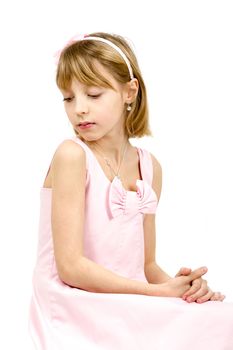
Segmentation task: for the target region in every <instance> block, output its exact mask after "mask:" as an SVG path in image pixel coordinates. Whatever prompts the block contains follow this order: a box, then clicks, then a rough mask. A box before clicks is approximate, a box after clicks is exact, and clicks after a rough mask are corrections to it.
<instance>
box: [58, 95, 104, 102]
mask: <svg viewBox="0 0 233 350" xmlns="http://www.w3.org/2000/svg"><path fill="white" fill-rule="evenodd" d="M88 96H89V97H92V98H98V97H100V94H99V95H88ZM72 99H73V97H66V98H65V97H64V98H63V101H66V102H71V100H72Z"/></svg>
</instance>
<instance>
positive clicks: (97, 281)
mask: <svg viewBox="0 0 233 350" xmlns="http://www.w3.org/2000/svg"><path fill="white" fill-rule="evenodd" d="M51 174H52V208H51V223H52V235H53V246H54V255H55V261H56V266H57V271H58V275H59V277H60V279H61V280H62V281H63V282H64V283H66V284H68V285H70V286H72V287H76V288H80V289H84V290H87V291H90V292H99V293H130V294H145V295H154V296H177V297H181V296H182V295H183V294H184V292H186V291H187V290H188V289H189V288H190V282H191V281H192V280H193V279H195V278H199V277H200V276H201V275H202V274H203V271H202V270H201V269H197V270H195V271H193V272H192V273H191V274H190V275H189V276H181V277H178V278H177V277H176V279H171V280H169V281H168V282H166V283H161V284H152V283H147V282H142V281H137V280H131V279H128V278H125V277H123V276H120V275H117V274H116V273H114V272H112V271H110V270H108V269H106V268H104V267H103V266H101V265H99V264H97V263H95V262H94V261H92V260H90V259H88V258H86V257H85V256H84V255H83V232H84V218H85V184H86V155H85V151H84V150H83V148H82V147H81V146H80V145H79V144H77V143H75V142H74V141H72V140H65V141H63V142H62V143H61V144H60V145H59V146H58V148H57V150H56V152H55V154H54V157H53V159H52V162H51Z"/></svg>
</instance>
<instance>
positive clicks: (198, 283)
mask: <svg viewBox="0 0 233 350" xmlns="http://www.w3.org/2000/svg"><path fill="white" fill-rule="evenodd" d="M201 286H202V279H201V278H198V279H196V280H194V281H193V282H192V287H191V288H190V289H189V290H188V291H187V292H185V293H184V295H183V296H182V298H183V300H185V299H186V298H187V297H189V296H191V295H193V294H194V293H196V292H197V291H198V290H199V289H200V288H201Z"/></svg>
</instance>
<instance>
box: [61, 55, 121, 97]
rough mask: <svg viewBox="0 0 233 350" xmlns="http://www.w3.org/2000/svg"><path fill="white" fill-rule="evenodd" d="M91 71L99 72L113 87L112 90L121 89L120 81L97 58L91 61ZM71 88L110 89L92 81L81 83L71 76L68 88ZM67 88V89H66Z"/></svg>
mask: <svg viewBox="0 0 233 350" xmlns="http://www.w3.org/2000/svg"><path fill="white" fill-rule="evenodd" d="M93 72H94V73H95V72H96V73H99V74H100V75H101V76H103V78H105V79H106V80H107V81H108V82H109V83H110V84H111V86H112V87H113V90H116V91H120V90H121V89H122V85H123V84H121V83H119V82H118V81H117V80H116V79H115V78H114V77H113V75H112V73H111V72H110V71H109V69H108V68H107V67H105V66H104V65H103V64H101V63H100V62H99V61H98V60H94V61H93ZM73 88H77V89H79V90H87V89H90V88H100V89H111V88H110V87H106V85H104V83H103V85H101V84H97V83H96V82H94V81H93V83H88V84H86V83H83V82H81V81H79V80H78V79H76V78H75V77H73V79H71V84H70V87H69V89H70V90H72V89H73ZM67 90H68V89H67Z"/></svg>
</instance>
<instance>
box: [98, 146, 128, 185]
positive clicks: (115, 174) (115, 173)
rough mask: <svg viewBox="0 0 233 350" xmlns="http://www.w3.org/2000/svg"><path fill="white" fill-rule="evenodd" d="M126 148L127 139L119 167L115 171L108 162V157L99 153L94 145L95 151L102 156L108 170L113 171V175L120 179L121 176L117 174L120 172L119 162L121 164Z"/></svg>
mask: <svg viewBox="0 0 233 350" xmlns="http://www.w3.org/2000/svg"><path fill="white" fill-rule="evenodd" d="M126 148H127V140H126V143H125V148H124V152H123V156H122V158H121V161H120V164H119V167H118V169H117V172H115V170H114V169H113V168H112V166H111V164H110V162H109V159H108V158H107V157H105V155H103V154H101V153H100V152H99V151H98V150H97V148H96V147H95V149H96V151H97V152H98V153H99V154H100V155H101V157H103V158H104V160H105V163H106V164H107V166H108V167H109V168H110V170H111V171H112V172H113V174H114V176H117V177H118V179H121V178H120V175H119V172H120V168H121V164H122V162H123V159H124V157H125V153H126Z"/></svg>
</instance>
